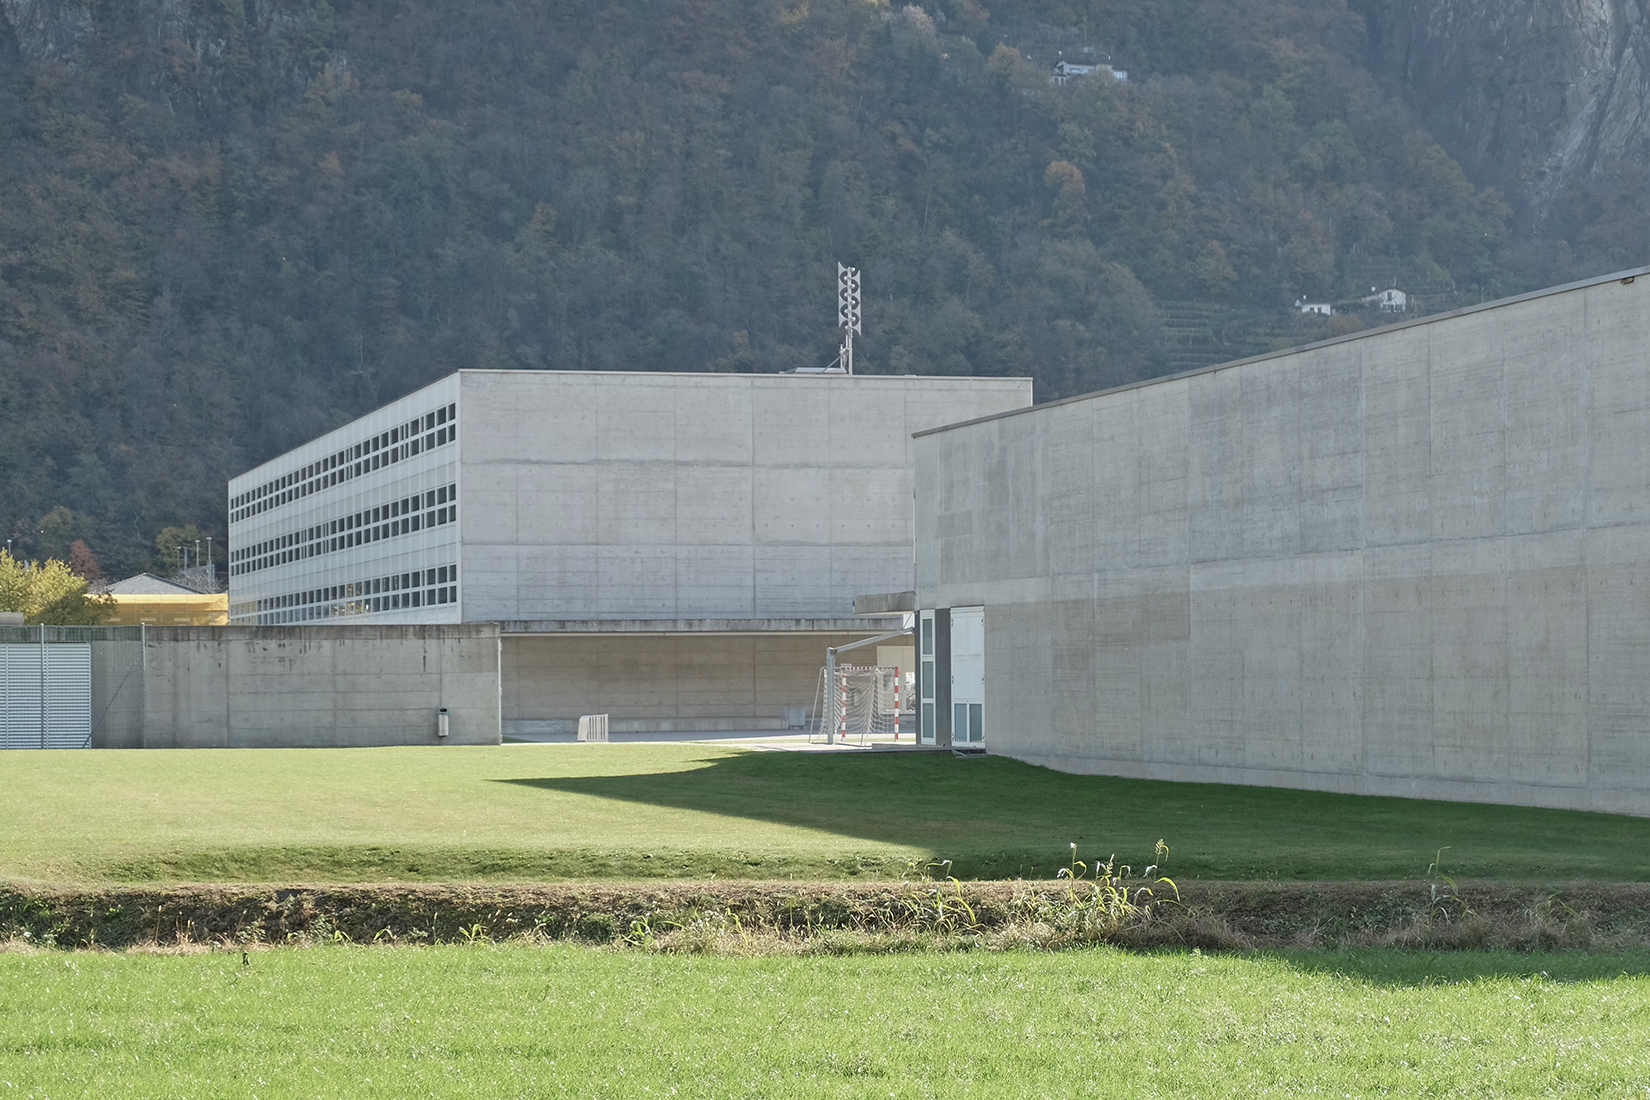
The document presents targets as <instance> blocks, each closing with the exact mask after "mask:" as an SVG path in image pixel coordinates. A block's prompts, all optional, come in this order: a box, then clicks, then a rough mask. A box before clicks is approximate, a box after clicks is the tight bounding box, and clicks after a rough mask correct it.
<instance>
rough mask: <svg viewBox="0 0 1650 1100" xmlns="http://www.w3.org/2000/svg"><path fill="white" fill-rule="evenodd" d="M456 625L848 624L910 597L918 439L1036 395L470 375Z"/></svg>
mask: <svg viewBox="0 0 1650 1100" xmlns="http://www.w3.org/2000/svg"><path fill="white" fill-rule="evenodd" d="M457 401H458V410H459V412H458V416H459V422H460V429H461V430H460V432H459V441H460V442H459V446H460V452H461V459H460V470H459V475H458V477H459V497H460V513H459V514H460V520H461V523H462V527H463V531H462V546H461V569H460V575H461V577H462V578H463V580H462V608H463V617H464V619H465V620H466V621H470V622H475V621H486V620H496V621H506V620H549V619H573V620H588V619H651V620H658V619H666V620H679V619H766V618H798V617H802V618H809V617H816V618H817V617H830V616H849V615H852V614H853V610H854V607H853V598H854V596H855V595H857V594H859V593H864V592H886V591H898V590H901V589H908V588H910V587H911V586H912V585H911V491H912V481H911V476H912V475H911V471H912V462H913V458H912V442H911V435H912V433H913V432H916V431H920V430H923V429H925V428H932V427H937V426H939V425H941V424H949V423H952V422H955V421H958V420H966V419H969V418H972V417H977V416H982V415H986V414H989V413H995V412H1000V411H1003V410H1006V409H1014V408H1022V407H1025V406H1028V405H1029V404H1030V403H1031V381H1030V380H1029V379H1012V378H917V377H904V376H901V377H885V376H876V375H859V376H854V377H846V376H838V377H820V376H799V375H774V374H756V375H752V374H666V373H656V372H637V373H619V372H600V371H463V372H460V374H459V393H458V398H457Z"/></svg>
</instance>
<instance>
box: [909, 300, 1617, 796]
mask: <svg viewBox="0 0 1650 1100" xmlns="http://www.w3.org/2000/svg"><path fill="white" fill-rule="evenodd" d="M1647 271H1650V269H1646V271H1637V272H1628V273H1624V275H1622V276H1613V277H1611V278H1609V279H1605V280H1598V281H1593V282H1590V283H1586V284H1577V285H1575V286H1572V287H1565V288H1559V289H1557V290H1554V291H1549V292H1544V293H1541V294H1536V295H1529V296H1525V297H1523V298H1519V299H1511V300H1508V301H1506V302H1501V303H1494V304H1492V305H1489V306H1485V307H1480V308H1478V309H1475V310H1470V311H1463V312H1461V313H1459V314H1453V315H1446V316H1443V317H1438V318H1431V319H1425V320H1422V321H1418V322H1412V323H1410V324H1407V325H1403V326H1398V327H1395V328H1391V329H1385V330H1380V331H1377V332H1372V333H1366V334H1359V335H1357V336H1353V337H1348V338H1343V339H1341V340H1337V341H1332V342H1329V343H1326V344H1322V345H1318V346H1315V347H1311V348H1306V349H1301V350H1298V351H1293V352H1288V353H1283V354H1279V355H1274V356H1270V357H1265V358H1262V359H1257V360H1250V361H1244V362H1240V363H1235V364H1230V365H1227V366H1224V367H1218V368H1214V369H1211V370H1207V371H1203V372H1199V373H1196V374H1193V375H1189V376H1183V377H1178V378H1173V379H1167V380H1163V381H1159V382H1155V383H1150V384H1144V385H1140V386H1136V387H1132V388H1127V389H1122V390H1117V391H1112V392H1108V393H1102V394H1096V395H1093V396H1090V397H1085V398H1079V399H1074V400H1071V401H1067V402H1063V403H1059V404H1056V405H1050V406H1043V407H1040V408H1037V409H1034V410H1028V411H1026V412H1022V413H1017V414H1007V415H1003V416H998V417H994V418H990V419H987V420H984V421H981V422H977V423H972V424H967V425H960V426H956V427H952V428H949V429H945V430H941V431H937V432H934V433H930V434H926V435H923V436H921V437H919V438H918V440H917V592H918V601H919V605H920V606H921V607H923V608H936V607H937V608H946V607H964V606H973V605H983V606H984V607H985V623H986V625H985V663H986V672H985V695H986V714H987V718H986V730H987V735H986V743H987V745H988V746H989V747H990V748H991V750H992V751H995V752H1001V753H1005V754H1007V755H1011V756H1016V757H1020V758H1022V759H1026V760H1030V761H1034V762H1038V763H1044V764H1048V765H1051V766H1054V767H1058V768H1062V769H1067V770H1073V771H1089V772H1101V773H1109V774H1118V775H1130V776H1150V777H1157V778H1165V779H1179V780H1194V781H1213V782H1235V783H1256V784H1267V785H1278V786H1296V787H1306V788H1313V789H1325V790H1339V791H1354V792H1368V793H1380V794H1394V795H1413V796H1420V797H1430V798H1452V799H1467V800H1481V801H1495V802H1510V803H1526V804H1535V805H1549V806H1567V807H1574V808H1580V809H1598V810H1611V811H1622V812H1630V813H1640V814H1644V813H1650V279H1645V281H1644V282H1637V281H1635V280H1636V278H1637V277H1640V276H1643V275H1645V274H1646V272H1647Z"/></svg>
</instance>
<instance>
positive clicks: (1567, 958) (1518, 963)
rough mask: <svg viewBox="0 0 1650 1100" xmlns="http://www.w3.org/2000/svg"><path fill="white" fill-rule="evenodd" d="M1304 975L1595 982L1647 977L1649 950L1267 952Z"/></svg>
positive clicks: (1429, 982) (1407, 983)
mask: <svg viewBox="0 0 1650 1100" xmlns="http://www.w3.org/2000/svg"><path fill="white" fill-rule="evenodd" d="M1252 957H1253V958H1257V959H1265V958H1272V959H1277V960H1279V961H1280V962H1282V963H1284V964H1285V965H1286V966H1288V967H1289V968H1290V969H1291V970H1295V971H1298V972H1300V973H1302V974H1330V975H1336V976H1339V977H1345V978H1354V979H1357V980H1360V981H1366V982H1369V983H1370V984H1371V985H1377V986H1383V987H1396V988H1416V987H1423V986H1434V985H1446V984H1452V983H1457V982H1481V981H1498V980H1509V979H1510V980H1513V981H1524V980H1538V981H1544V982H1545V981H1553V982H1596V981H1607V980H1609V979H1612V978H1643V977H1650V950H1644V949H1642V948H1638V949H1633V950H1629V951H1617V952H1610V951H1531V952H1524V951H1416V950H1405V949H1401V948H1391V947H1384V948H1376V947H1359V948H1347V949H1344V950H1312V951H1266V952H1262V953H1259V954H1258V955H1256V956H1252Z"/></svg>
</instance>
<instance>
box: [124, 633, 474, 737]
mask: <svg viewBox="0 0 1650 1100" xmlns="http://www.w3.org/2000/svg"><path fill="white" fill-rule="evenodd" d="M144 644H145V661H144V680H145V689H144V722H143V739H142V744H143V745H144V746H145V747H148V748H249V747H261V748H268V747H300V746H335V745H431V744H436V743H437V742H438V740H439V739H438V738H437V736H436V711H437V708H439V707H446V708H448V711H449V712H450V718H449V735H448V737H447V743H449V744H457V745H495V744H498V743H499V740H500V726H499V634H498V628H497V626H496V625H493V624H466V625H462V626H460V625H447V626H347V627H331V626H301V627H233V626H232V627H149V628H148V629H147V632H146V636H145V643H144Z"/></svg>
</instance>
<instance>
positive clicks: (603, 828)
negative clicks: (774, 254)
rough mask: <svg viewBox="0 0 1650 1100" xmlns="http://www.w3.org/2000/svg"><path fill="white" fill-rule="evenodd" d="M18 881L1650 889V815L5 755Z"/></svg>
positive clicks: (650, 759) (1008, 777) (231, 755)
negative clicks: (1583, 882) (1495, 884)
mask: <svg viewBox="0 0 1650 1100" xmlns="http://www.w3.org/2000/svg"><path fill="white" fill-rule="evenodd" d="M0 789H3V790H4V798H0V879H8V880H11V881H18V882H22V881H34V882H47V883H50V882H59V883H75V882H88V883H89V882H110V881H173V880H213V881H273V880H287V881H292V880H308V881H384V880H457V879H491V880H519V881H543V880H568V879H573V880H583V879H601V878H706V877H709V876H710V875H712V874H714V875H716V876H718V877H723V878H728V877H742V878H778V879H785V878H798V879H802V878H841V877H845V876H849V875H853V874H862V875H872V876H890V877H892V876H897V875H899V874H900V873H901V872H902V870H903V869H904V867H905V865H906V863H907V862H908V861H909V860H913V859H917V860H924V861H926V860H929V859H952V860H954V861H955V863H954V868H955V870H956V871H957V873H958V874H959V875H961V876H963V877H995V878H1007V877H1014V876H1025V877H1033V876H1037V877H1048V876H1050V875H1051V874H1052V872H1053V871H1054V870H1055V868H1056V867H1057V866H1059V865H1060V864H1061V863H1062V862H1064V860H1065V859H1066V858H1067V854H1068V851H1069V849H1068V847H1067V845H1068V844H1069V843H1071V842H1073V841H1075V842H1077V843H1078V845H1079V854H1080V855H1084V856H1089V855H1094V854H1101V855H1105V854H1110V853H1111V852H1114V851H1115V852H1118V853H1119V854H1120V856H1121V857H1122V858H1124V859H1127V860H1130V861H1132V862H1134V863H1135V865H1136V866H1137V867H1138V866H1139V865H1141V864H1143V863H1145V862H1148V861H1149V859H1150V855H1151V851H1152V845H1153V844H1154V842H1155V841H1156V840H1157V839H1158V838H1159V837H1163V838H1165V839H1167V840H1168V842H1169V844H1170V845H1171V846H1172V850H1173V851H1172V855H1171V857H1170V861H1169V863H1168V870H1169V871H1170V872H1171V873H1174V874H1176V875H1177V876H1180V877H1183V878H1224V879H1253V878H1279V879H1402V878H1419V877H1422V876H1423V875H1424V873H1425V871H1426V869H1427V865H1428V864H1429V863H1430V862H1431V861H1432V858H1433V853H1434V852H1435V851H1436V850H1437V849H1438V848H1440V847H1443V846H1445V845H1449V846H1450V851H1449V853H1448V854H1447V856H1446V860H1447V866H1448V868H1449V869H1450V870H1452V871H1453V872H1454V873H1456V874H1458V875H1462V876H1467V877H1478V878H1500V879H1524V878H1535V879H1540V880H1542V881H1568V880H1574V879H1596V880H1618V881H1622V880H1628V881H1643V880H1645V879H1650V819H1640V818H1630V817H1618V816H1612V815H1607V814H1585V813H1573V812H1566V811H1554V810H1534V809H1517V808H1509V807H1497V806H1481V805H1468V804H1460V803H1445V802H1422V801H1413V800H1405V799H1393V798H1362V797H1352V796H1344V795H1326V794H1315V793H1310V792H1303V791H1286V790H1273V789H1266V788H1259V787H1226V786H1211V785H1198V784H1180V783H1158V782H1148V781H1139V780H1123V779H1108V778H1103V777H1095V776H1073V775H1064V774H1061V773H1058V772H1051V771H1047V770H1045V769H1041V768H1034V767H1030V766H1027V765H1024V764H1020V763H1016V762H1014V761H1011V760H1007V759H1003V758H999V757H993V758H987V759H979V760H959V759H955V758H953V757H950V756H941V755H894V754H875V755H871V754H805V753H782V752H741V751H737V750H732V749H727V748H720V747H714V746H705V745H681V744H676V745H670V744H646V745H637V744H632V745H621V744H613V745H505V746H500V747H495V748H460V747H438V748H392V749H293V750H263V749H238V750H223V749H216V750H201V751H164V752H163V751H155V752H131V751H128V752H98V751H83V752H17V751H13V752H7V753H4V754H0Z"/></svg>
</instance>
